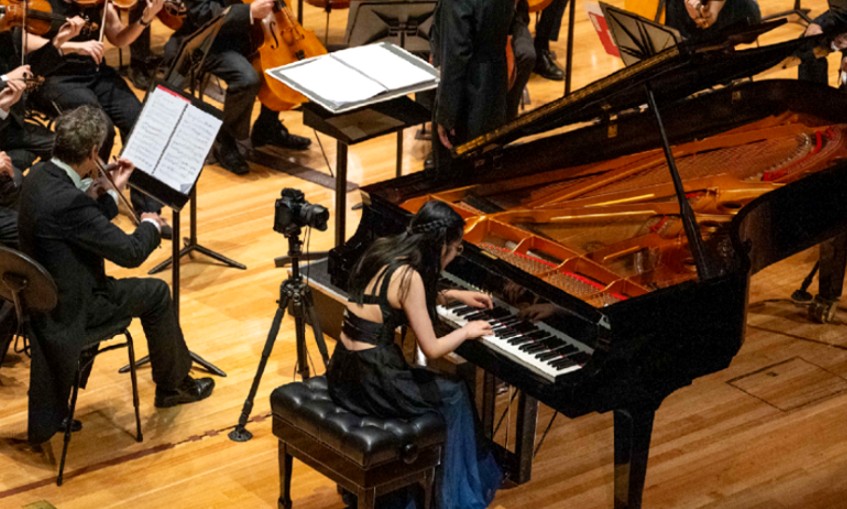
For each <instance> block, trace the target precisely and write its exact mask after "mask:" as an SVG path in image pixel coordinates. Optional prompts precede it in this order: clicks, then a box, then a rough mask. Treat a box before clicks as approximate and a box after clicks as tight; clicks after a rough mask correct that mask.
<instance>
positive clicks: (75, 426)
mask: <svg viewBox="0 0 847 509" xmlns="http://www.w3.org/2000/svg"><path fill="white" fill-rule="evenodd" d="M67 428H68V418H67V417H65V418H64V419H62V424H60V425H59V430H58V431H59V433H64V432H65V430H66V429H67ZM81 429H82V421H80V420H78V419H74V420H72V421H71V433H76V432H77V431H79V430H81Z"/></svg>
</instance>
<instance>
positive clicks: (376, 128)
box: [303, 97, 432, 246]
mask: <svg viewBox="0 0 847 509" xmlns="http://www.w3.org/2000/svg"><path fill="white" fill-rule="evenodd" d="M431 116H432V114H431V113H430V111H429V110H428V109H426V108H425V107H423V106H422V105H421V104H420V103H417V102H415V101H413V100H411V99H409V98H408V97H398V98H396V99H392V100H390V101H384V102H380V103H376V104H371V105H369V106H364V107H362V108H357V109H355V110H352V111H347V112H344V113H332V112H330V111H328V110H326V109H325V108H323V107H321V106H319V105H317V104H315V103H306V104H304V105H303V124H305V125H307V126H309V127H312V128H313V129H315V130H317V131H318V132H321V133H323V134H326V135H328V136H331V137H333V138H335V142H336V147H337V150H336V156H335V158H336V161H335V166H336V170H335V171H336V176H335V245H336V246H339V245H341V244H343V243H344V241H345V240H346V228H345V225H346V216H347V147H348V146H350V145H355V144H356V143H360V142H363V141H366V140H370V139H372V138H376V137H378V136H383V135H385V134H391V133H397V176H398V177H399V176H400V175H401V174H402V172H403V130H404V129H405V128H406V127H409V126H412V125H417V124H423V123H425V122H427V121H429V120H430V118H431Z"/></svg>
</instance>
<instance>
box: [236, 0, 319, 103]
mask: <svg viewBox="0 0 847 509" xmlns="http://www.w3.org/2000/svg"><path fill="white" fill-rule="evenodd" d="M247 3H250V2H247ZM259 25H260V26H261V30H262V34H263V37H264V42H263V43H262V45H261V46H260V47H259V52H258V55H257V56H256V57H255V58H254V59H253V67H254V68H255V69H256V71H257V72H258V73H259V76H261V77H262V87H261V88H260V89H259V100H260V101H261V102H262V104H264V105H265V106H267V107H268V108H270V109H271V110H274V111H282V110H290V109H291V108H294V107H295V106H297V105H299V104H301V103H304V102H306V101H307V99H306V97H305V96H304V95H303V94H301V93H300V92H296V91H294V90H293V89H291V88H290V87H288V86H287V85H285V84H283V83H282V82H280V81H279V80H275V79H268V78H267V76H265V70H266V69H273V68H275V67H280V66H283V65H286V64H290V63H292V62H297V61H298V60H303V59H306V58H310V57H314V56H318V55H325V54H326V48H325V47H324V45H323V44H321V42H320V41H319V40H318V38H317V37H316V36H315V34H314V32H312V31H311V30H305V29H304V28H303V27H302V26H300V24H299V23H297V20H296V19H295V18H294V15H293V14H292V13H291V11H290V10H289V9H288V6H287V5H285V4H284V3H283V2H282V1H280V0H276V1H275V2H274V8H273V12H272V13H271V14H269V15H268V16H267V17H265V18H264V19H263V20H261V23H259Z"/></svg>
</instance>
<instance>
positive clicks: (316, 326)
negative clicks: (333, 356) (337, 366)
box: [304, 287, 329, 370]
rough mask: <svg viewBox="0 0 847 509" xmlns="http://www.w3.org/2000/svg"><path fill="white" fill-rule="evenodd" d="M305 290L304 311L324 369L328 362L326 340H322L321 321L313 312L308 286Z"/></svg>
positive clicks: (313, 307)
mask: <svg viewBox="0 0 847 509" xmlns="http://www.w3.org/2000/svg"><path fill="white" fill-rule="evenodd" d="M306 292H307V293H306V295H305V297H304V300H305V302H306V305H305V307H306V313H307V314H308V317H309V323H311V324H312V331H313V332H314V333H315V343H317V344H318V351H319V352H320V353H321V358H322V359H323V361H324V370H326V367H327V365H328V364H329V352H328V351H327V349H326V341H324V333H323V330H321V322H320V320H318V316H317V313H315V306H314V304H313V302H312V293H311V292H310V291H309V287H306Z"/></svg>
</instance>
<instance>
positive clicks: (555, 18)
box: [535, 0, 568, 50]
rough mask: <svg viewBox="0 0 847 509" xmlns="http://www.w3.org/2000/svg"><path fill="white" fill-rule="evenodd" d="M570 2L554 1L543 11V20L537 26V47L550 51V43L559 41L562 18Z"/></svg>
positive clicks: (566, 0)
mask: <svg viewBox="0 0 847 509" xmlns="http://www.w3.org/2000/svg"><path fill="white" fill-rule="evenodd" d="M567 6H568V0H553V2H552V3H551V4H550V5H548V6H547V8H546V9H544V10H543V11H541V19H539V20H538V23H537V24H536V25H535V47H536V48H538V49H541V50H547V49H550V41H558V40H559V31H560V29H561V28H562V18H564V17H565V7H567Z"/></svg>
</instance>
